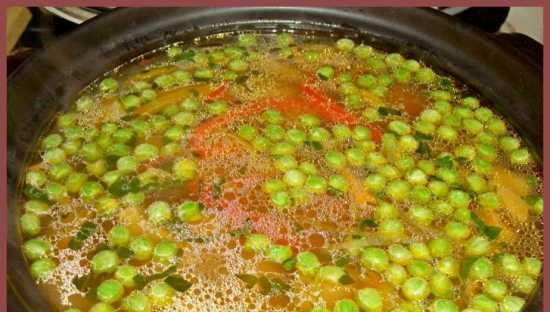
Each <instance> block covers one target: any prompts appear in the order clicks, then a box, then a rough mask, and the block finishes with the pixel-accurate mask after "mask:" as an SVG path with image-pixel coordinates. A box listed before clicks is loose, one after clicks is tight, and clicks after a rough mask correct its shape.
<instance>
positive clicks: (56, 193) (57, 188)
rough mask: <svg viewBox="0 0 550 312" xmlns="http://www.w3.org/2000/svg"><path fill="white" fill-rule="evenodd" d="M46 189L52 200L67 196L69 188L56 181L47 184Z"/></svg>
mask: <svg viewBox="0 0 550 312" xmlns="http://www.w3.org/2000/svg"><path fill="white" fill-rule="evenodd" d="M44 191H45V192H46V195H47V196H48V199H49V200H50V201H60V200H62V199H64V198H66V197H67V188H66V187H65V186H64V185H61V184H59V183H56V182H50V183H48V184H46V186H45V188H44Z"/></svg>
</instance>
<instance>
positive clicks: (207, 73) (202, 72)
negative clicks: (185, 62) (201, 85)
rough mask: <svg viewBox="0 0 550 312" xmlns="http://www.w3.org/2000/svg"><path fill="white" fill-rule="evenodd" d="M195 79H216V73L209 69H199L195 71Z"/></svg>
mask: <svg viewBox="0 0 550 312" xmlns="http://www.w3.org/2000/svg"><path fill="white" fill-rule="evenodd" d="M193 77H194V78H195V79H198V80H210V79H212V78H214V72H213V71H212V70H211V69H208V68H199V69H197V70H195V72H194V73H193Z"/></svg>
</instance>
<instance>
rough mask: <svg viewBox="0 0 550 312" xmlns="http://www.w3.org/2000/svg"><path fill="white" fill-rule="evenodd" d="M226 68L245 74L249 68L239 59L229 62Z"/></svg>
mask: <svg viewBox="0 0 550 312" xmlns="http://www.w3.org/2000/svg"><path fill="white" fill-rule="evenodd" d="M227 67H228V68H229V69H230V70H232V71H234V72H237V73H243V72H246V70H247V69H248V67H249V66H248V63H247V62H246V61H243V60H241V59H234V60H232V61H231V62H229V64H228V65H227Z"/></svg>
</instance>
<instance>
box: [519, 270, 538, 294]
mask: <svg viewBox="0 0 550 312" xmlns="http://www.w3.org/2000/svg"><path fill="white" fill-rule="evenodd" d="M535 287H537V281H536V280H535V279H533V278H532V277H530V276H528V275H520V276H518V277H517V278H516V279H515V282H514V289H515V291H517V292H519V293H521V294H524V295H529V294H531V292H532V291H533V290H534V289H535Z"/></svg>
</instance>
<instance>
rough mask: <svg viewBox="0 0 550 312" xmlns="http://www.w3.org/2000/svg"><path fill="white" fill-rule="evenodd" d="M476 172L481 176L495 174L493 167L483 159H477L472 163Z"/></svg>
mask: <svg viewBox="0 0 550 312" xmlns="http://www.w3.org/2000/svg"><path fill="white" fill-rule="evenodd" d="M472 165H473V169H474V172H475V173H477V174H479V175H486V176H488V175H491V174H493V171H494V170H493V165H492V164H491V163H490V162H488V161H486V160H484V159H481V158H475V159H474V160H473V162H472Z"/></svg>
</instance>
